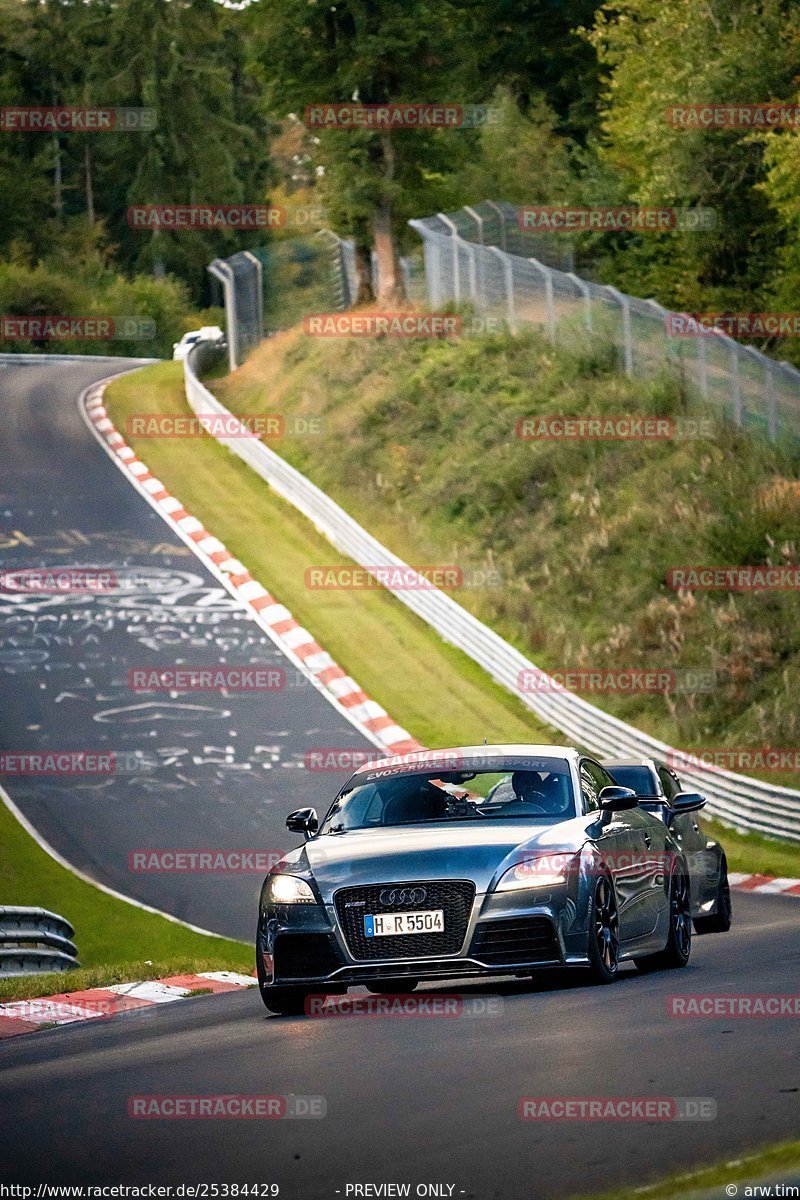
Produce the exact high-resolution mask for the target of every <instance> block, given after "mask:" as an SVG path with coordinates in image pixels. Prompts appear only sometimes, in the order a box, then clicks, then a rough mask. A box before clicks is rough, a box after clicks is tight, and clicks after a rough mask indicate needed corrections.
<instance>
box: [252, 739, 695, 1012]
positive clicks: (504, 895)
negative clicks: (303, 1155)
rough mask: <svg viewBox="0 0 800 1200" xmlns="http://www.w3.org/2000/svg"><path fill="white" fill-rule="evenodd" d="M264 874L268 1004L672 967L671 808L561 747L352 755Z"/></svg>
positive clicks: (687, 920) (685, 923)
mask: <svg viewBox="0 0 800 1200" xmlns="http://www.w3.org/2000/svg"><path fill="white" fill-rule="evenodd" d="M286 824H287V827H288V828H289V829H290V830H293V831H295V832H298V833H300V832H301V833H303V835H304V837H305V842H304V844H303V845H302V846H299V847H298V848H297V849H295V850H293V851H291V852H290V853H288V854H287V855H286V856H285V857H284V858H283V859H282V860H281V862H280V863H278V864H277V866H276V867H275V868H274V869H273V870H272V871H270V873H269V875H267V877H266V879H265V880H264V884H263V886H262V889H261V897H260V902H259V920H258V930H257V935H256V967H257V972H258V980H259V985H260V990H261V996H262V998H263V1000H264V1003H265V1005H266V1006H267V1008H268V1009H270V1011H272V1012H275V1013H296V1012H302V1011H303V1010H304V1006H305V1003H306V998H307V997H308V995H309V994H310V993H312V992H316V993H322V992H324V993H327V994H329V995H330V994H337V993H341V992H344V991H346V990H347V988H348V986H350V985H362V986H366V987H367V988H368V989H369V990H370V991H373V992H403V991H410V990H412V989H413V988H414V987H415V986H416V984H417V983H418V982H419V981H420V980H422V979H426V980H431V979H447V978H455V977H464V976H480V975H513V976H518V977H525V976H530V975H531V974H532V973H533V972H534V971H535V970H537V969H539V968H541V967H554V966H575V967H583V968H584V969H587V970H588V971H589V972H591V974H592V976H593V977H594V979H595V980H596V981H597V982H598V983H610V982H611V981H612V980H613V979H614V978H615V976H616V975H617V972H618V969H619V965H620V963H621V962H624V961H625V960H627V959H631V960H633V961H634V962H635V963H636V966H637V967H638V968H639V969H640V970H647V969H651V968H653V967H683V966H685V965H686V963H687V962H688V960H689V953H690V950H691V937H692V916H693V909H692V897H691V889H690V872H689V869H688V864H687V861H686V858H685V855H684V853H683V850H682V848H681V846H680V844H679V842H678V840H677V839H676V838H675V837H674V835H673V834H672V832H671V831H670V828H669V825H668V824H667V823H665V822H664V821H663V820H661V819H659V817H658V816H656V815H655V814H653V813H649V812H646V811H645V810H644V809H643V808H642V807H641V806H640V805H639V803H638V800H637V797H636V794H635V792H634V791H633V790H632V789H631V788H627V787H622V786H620V785H619V784H617V783H616V781H615V780H614V779H613V778H612V776H611V775H610V774H609V772H608V771H607V770H606V768H605V767H603V766H601V765H600V763H598V762H597V761H596V760H595V759H593V758H590V757H588V756H587V755H585V754H581V753H579V751H577V750H575V749H572V748H569V747H564V746H533V745H504V746H467V747H460V748H456V749H451V750H433V751H428V752H424V753H420V754H417V755H413V756H408V755H406V756H403V757H401V758H385V759H380V760H376V761H374V762H371V763H367V764H366V765H365V766H363V767H361V768H360V769H359V770H357V771H356V772H355V773H354V774H353V775H352V776H351V778H350V779H349V780H348V781H347V783H346V784H345V785H344V787H343V788H342V789H341V791H340V792H339V794H338V795H337V796H336V798H335V799H334V801H333V803H332V804H331V806H330V808H329V809H328V811H327V813H326V814H325V816H324V817H323V818H322V820H321V821H319V820H318V818H317V813H316V811H315V810H314V809H313V808H302V809H298V810H297V811H296V812H293V813H292V814H291V815H290V816H289V817H288V818H287V821H286Z"/></svg>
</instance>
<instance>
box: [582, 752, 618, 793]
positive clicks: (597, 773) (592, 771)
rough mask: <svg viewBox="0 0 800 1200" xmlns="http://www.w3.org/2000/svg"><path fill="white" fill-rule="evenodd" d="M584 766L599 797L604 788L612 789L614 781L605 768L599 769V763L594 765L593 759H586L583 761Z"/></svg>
mask: <svg viewBox="0 0 800 1200" xmlns="http://www.w3.org/2000/svg"><path fill="white" fill-rule="evenodd" d="M584 766H585V767H586V770H587V771H588V773H589V775H590V776H591V778H592V781H593V782H594V786H595V791H596V792H597V795H598V796H599V795H600V793H601V792H602V790H603V788H604V787H613V786H614V784H615V780H614V779H613V777H612V776H611V775H609V773H608V771H607V770H606V769H605V767H601V766H600V763H596V762H595V761H594V759H591V758H587V759H585V760H584Z"/></svg>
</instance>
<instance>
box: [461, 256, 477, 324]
mask: <svg viewBox="0 0 800 1200" xmlns="http://www.w3.org/2000/svg"><path fill="white" fill-rule="evenodd" d="M464 249H465V251H466V253H467V256H468V258H469V294H470V297H471V299H472V303H473V304H474V305H475V307H476V308H477V307H478V271H477V266H476V259H477V257H478V252H477V250H476V249H475V247H474V246H473V245H472V244H471V243H470V242H465V243H464Z"/></svg>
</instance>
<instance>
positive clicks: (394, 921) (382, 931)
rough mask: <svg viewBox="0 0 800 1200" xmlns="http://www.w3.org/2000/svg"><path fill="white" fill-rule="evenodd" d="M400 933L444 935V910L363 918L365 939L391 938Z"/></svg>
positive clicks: (376, 914) (366, 916)
mask: <svg viewBox="0 0 800 1200" xmlns="http://www.w3.org/2000/svg"><path fill="white" fill-rule="evenodd" d="M400 933H444V909H443V908H434V909H427V910H426V911H424V912H406V913H375V914H374V915H373V916H370V915H365V916H364V936H365V937H391V936H395V935H397V934H400Z"/></svg>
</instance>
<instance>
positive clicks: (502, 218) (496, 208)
mask: <svg viewBox="0 0 800 1200" xmlns="http://www.w3.org/2000/svg"><path fill="white" fill-rule="evenodd" d="M484 204H488V205H489V207H490V208H493V209H494V211H495V212H496V213H497V215H498V217H499V218H500V240H501V241H502V243H503V249H504V250H505V249H506V245H507V242H506V214H505V213H504V212H503V210H502V208H501V207H500V205H499V204H495V202H494V200H484Z"/></svg>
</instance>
